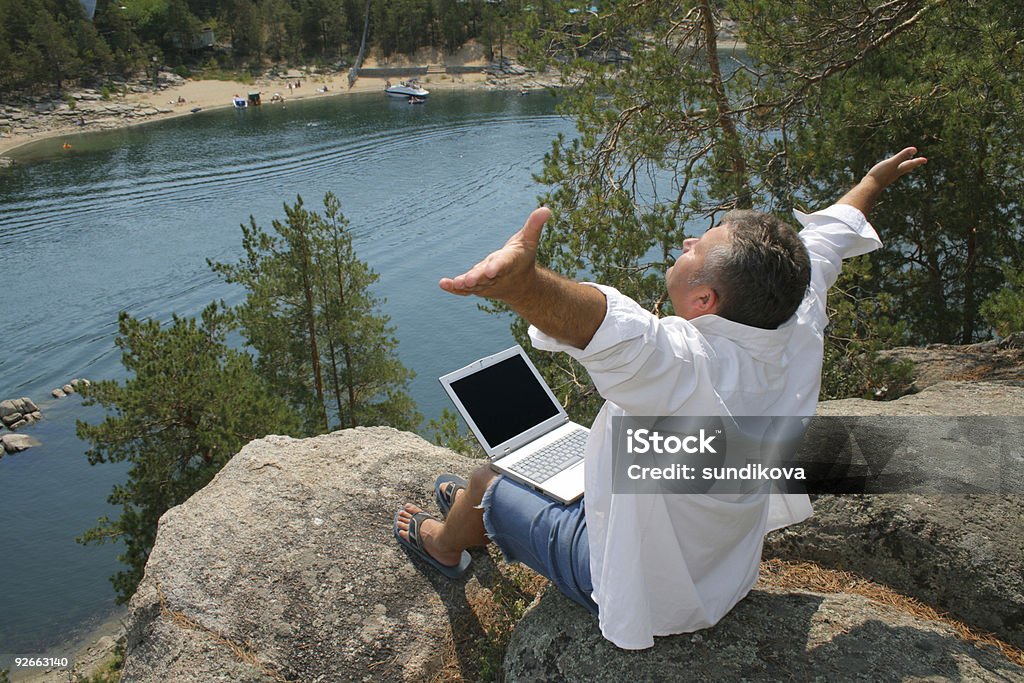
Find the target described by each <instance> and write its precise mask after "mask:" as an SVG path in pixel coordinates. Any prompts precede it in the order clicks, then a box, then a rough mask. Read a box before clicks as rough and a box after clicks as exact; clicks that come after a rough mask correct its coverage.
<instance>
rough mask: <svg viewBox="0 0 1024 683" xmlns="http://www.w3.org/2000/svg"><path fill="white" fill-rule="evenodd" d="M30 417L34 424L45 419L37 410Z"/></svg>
mask: <svg viewBox="0 0 1024 683" xmlns="http://www.w3.org/2000/svg"><path fill="white" fill-rule="evenodd" d="M29 417H31V418H32V421H33V422H39V421H40V420H42V419H43V413H42V411H40V410H37V411H35V412H34V413H30V414H29Z"/></svg>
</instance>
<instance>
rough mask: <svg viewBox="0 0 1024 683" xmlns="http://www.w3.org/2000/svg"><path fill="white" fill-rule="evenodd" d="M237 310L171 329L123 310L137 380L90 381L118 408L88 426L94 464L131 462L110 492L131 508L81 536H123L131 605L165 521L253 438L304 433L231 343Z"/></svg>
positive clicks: (98, 395) (211, 310) (118, 582)
mask: <svg viewBox="0 0 1024 683" xmlns="http://www.w3.org/2000/svg"><path fill="white" fill-rule="evenodd" d="M231 324H232V321H231V316H230V315H229V314H228V313H226V312H225V311H224V310H223V309H222V308H221V307H220V306H218V305H217V304H211V305H210V306H208V307H207V308H206V309H205V310H204V311H203V313H202V315H201V317H200V319H199V320H195V319H184V318H179V317H177V316H175V317H174V318H173V320H172V321H171V324H170V325H169V326H167V327H166V328H164V327H162V326H161V325H160V323H159V322H158V321H156V320H138V319H136V318H133V317H131V316H129V315H128V314H127V313H121V315H120V318H119V321H118V336H117V339H116V341H115V343H116V345H117V347H118V348H119V349H121V354H122V357H121V358H122V363H123V365H124V367H125V369H126V370H127V371H128V372H129V373H132V377H131V378H130V379H128V380H126V381H125V382H124V383H123V384H122V383H118V382H115V381H111V380H105V381H101V382H96V383H94V384H92V385H91V386H89V387H83V388H82V393H83V395H84V397H85V402H86V404H87V405H93V404H99V405H102V406H104V407H105V408H107V409H108V412H109V414H108V416H107V417H106V419H105V420H104V421H103V422H101V423H98V424H88V423H85V422H79V423H78V436H79V438H81V439H82V440H83V441H86V442H88V443H89V444H90V448H89V450H88V451H87V452H86V455H87V457H88V458H89V462H90V463H91V464H93V465H95V464H99V463H117V462H127V463H129V464H130V468H129V470H128V478H127V481H126V482H125V483H123V484H118V485H116V486H114V489H113V491H112V492H111V494H110V496H109V497H108V501H109V502H110V503H111V504H112V505H118V506H121V510H122V512H121V516H120V517H119V518H118V519H116V520H111V519H109V518H105V517H104V518H102V519H100V520H99V524H98V525H97V526H96V527H95V528H93V529H90V530H89V531H87V532H85V534H84V535H83V536H82V537H81V538H80V539H79V541H80V542H82V543H104V542H106V541H113V540H118V541H121V543H122V544H123V546H124V552H123V553H122V554H121V555H120V557H119V559H120V560H121V561H122V562H123V563H124V564H125V565H127V569H126V570H124V571H121V572H119V573H118V574H117V575H115V576H114V577H113V578H112V579H111V581H112V582H113V584H114V588H115V589H116V591H117V596H118V600H119V601H120V602H125V601H127V600H128V598H130V597H131V595H132V594H133V593H134V591H135V588H136V587H137V585H138V583H139V581H141V579H142V573H143V569H144V567H145V564H146V559H147V558H148V556H149V552H150V550H151V548H152V546H153V541H154V538H155V535H156V527H157V520H158V519H159V518H160V516H161V515H162V514H163V513H164V512H166V511H167V510H168V509H170V508H171V507H174V506H175V505H179V504H181V503H183V502H184V501H185V500H186V499H187V498H188V497H189V496H191V495H192V494H193V493H195V492H196V491H198V490H199V489H200V488H202V487H203V486H204V485H206V484H207V483H208V482H209V481H210V479H212V478H213V475H214V474H216V473H217V471H218V470H219V469H220V468H221V467H222V466H223V465H224V463H226V462H227V460H228V459H229V458H230V457H231V456H232V455H234V454H235V453H237V452H238V450H239V449H240V448H241V447H242V446H243V445H245V444H246V443H248V442H249V441H251V440H253V439H257V438H260V437H262V436H264V435H265V434H266V433H267V432H268V431H273V432H276V433H285V434H295V433H296V432H297V431H298V423H297V420H296V418H295V416H294V413H293V411H291V410H290V408H289V406H288V405H287V404H286V403H285V402H284V400H283V399H282V398H280V397H279V396H278V395H277V394H276V393H274V391H273V390H272V388H271V387H270V386H269V385H268V383H266V382H265V381H264V380H262V379H261V378H260V377H259V376H258V375H257V373H256V370H255V368H254V365H253V360H252V358H251V356H249V355H248V354H246V353H242V352H240V351H235V350H232V349H229V348H228V347H227V345H226V343H225V335H226V334H227V332H228V331H229V329H231Z"/></svg>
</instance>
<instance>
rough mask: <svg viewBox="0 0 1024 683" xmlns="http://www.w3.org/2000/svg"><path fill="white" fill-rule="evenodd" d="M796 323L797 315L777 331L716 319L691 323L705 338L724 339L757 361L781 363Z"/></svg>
mask: <svg viewBox="0 0 1024 683" xmlns="http://www.w3.org/2000/svg"><path fill="white" fill-rule="evenodd" d="M795 321H796V316H795V315H794V316H793V317H792V318H790V319H789V320H787V321H786V322H785V323H784V324H782V325H780V326H779V327H778V328H776V329H774V330H765V329H761V328H760V327H751V326H750V325H744V324H742V323H737V322H733V321H732V320H727V319H725V318H723V317H721V316H717V315H702V316H700V317H697V318H694V319H693V320H690V321H689V322H690V324H691V325H693V326H694V327H695V328H696V329H697V331H699V332H700V333H701V334H702V335H704V336H705V337H724V338H726V339H728V340H729V341H731V342H732V343H733V344H735V345H736V346H738V347H740V348H741V349H743V350H744V351H746V352H747V353H749V354H750V355H751V356H752V357H753V358H754V359H756V360H759V361H762V362H765V363H778V362H780V361H781V360H782V359H783V356H784V355H785V352H786V347H787V345H788V343H789V339H790V337H791V336H792V334H793V328H794V326H795Z"/></svg>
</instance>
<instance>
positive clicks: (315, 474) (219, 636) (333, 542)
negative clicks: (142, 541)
mask: <svg viewBox="0 0 1024 683" xmlns="http://www.w3.org/2000/svg"><path fill="white" fill-rule="evenodd" d="M473 464H474V463H473V461H471V460H469V459H467V458H464V457H462V456H459V455H457V454H455V453H452V452H451V451H448V450H445V449H441V448H438V447H436V446H433V445H431V444H429V443H427V442H426V441H424V440H423V439H421V438H420V437H417V436H415V435H412V434H407V433H403V432H398V431H395V430H393V429H388V428H359V429H354V430H345V431H342V432H336V433H334V434H330V435H325V436H320V437H315V438H311V439H305V440H295V439H290V438H287V437H279V436H269V437H266V438H264V439H261V440H258V441H254V442H252V443H250V444H249V445H247V446H246V447H245V448H243V449H242V451H241V452H240V453H239V454H238V455H236V456H235V457H234V458H233V459H232V460H231V461H230V462H229V463H228V464H227V465H226V466H225V467H224V469H223V470H222V471H221V472H220V473H219V474H218V475H217V476H216V478H215V479H214V480H213V481H212V482H211V483H210V484H209V485H208V486H207V487H206V488H204V489H203V490H201V491H199V492H198V493H196V494H195V495H194V496H192V498H190V499H189V500H188V501H186V502H185V503H184V504H183V505H180V506H178V507H176V508H174V509H172V510H170V511H168V512H167V513H166V514H165V515H164V516H163V518H162V519H161V520H160V527H159V532H158V534H157V539H156V544H155V547H154V548H153V551H152V554H151V555H150V558H149V562H148V564H147V565H146V575H145V578H144V579H143V581H142V583H141V585H140V586H139V590H138V592H137V593H136V594H135V596H134V597H133V598H132V600H131V602H130V605H129V610H130V616H129V623H128V641H127V656H126V660H125V664H124V671H123V675H122V679H121V680H122V681H125V682H126V683H129V682H133V681H154V682H156V681H159V682H161V683H163V682H164V681H176V682H179V683H188V682H190V681H212V680H230V681H272V680H281V679H280V678H275V677H274V676H275V674H274V672H276V675H279V676H282V677H284V678H286V679H287V680H296V681H358V680H372V681H423V680H428V679H430V678H431V676H432V675H433V674H434V673H436V672H437V671H438V669H439V667H440V664H441V657H442V654H443V652H444V651H445V644H446V642H450V639H452V633H451V629H452V624H453V623H457V622H458V619H457V616H458V615H459V614H460V612H462V619H463V621H468V620H467V619H466V616H465V614H466V613H468V608H467V607H466V600H467V597H466V590H467V582H466V581H446V580H441V579H440V576H439V575H438V574H437V573H436V572H433V571H430V570H425V569H423V567H422V564H421V563H414V562H412V561H410V558H409V556H408V554H407V553H406V552H404V551H403V550H402V549H401V548H400V547H399V546H398V544H397V543H396V542H395V540H394V537H393V535H392V531H391V524H392V519H393V517H394V514H395V512H396V510H397V509H398V506H399V505H400V503H401V502H402V501H405V500H416V501H420V502H421V503H425V502H426V501H428V500H432V497H433V496H432V490H431V484H432V482H433V479H434V477H436V475H437V474H439V473H440V472H443V471H454V472H458V473H461V474H466V473H468V471H470V470H471V468H472V467H473ZM474 564H475V565H477V566H478V567H479V566H486V565H487V564H490V562H489V559H488V558H487V556H486V554H484V555H483V557H482V558H480V557H478V558H477V561H475V562H474ZM492 566H493V565H492ZM474 571H475V572H476V573H477V574H479V572H480V569H479V568H477V569H475V570H474ZM230 644H234V645H235V646H237V647H235V648H232V647H231V645H230ZM448 647H450V645H448ZM239 648H240V649H239Z"/></svg>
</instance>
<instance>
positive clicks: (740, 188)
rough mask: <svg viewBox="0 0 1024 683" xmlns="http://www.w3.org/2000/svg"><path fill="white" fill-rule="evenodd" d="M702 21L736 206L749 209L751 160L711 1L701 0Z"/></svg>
mask: <svg viewBox="0 0 1024 683" xmlns="http://www.w3.org/2000/svg"><path fill="white" fill-rule="evenodd" d="M700 8H701V23H702V24H703V27H704V46H705V50H706V52H707V60H708V69H709V70H710V71H711V87H712V88H713V89H714V91H715V102H716V104H717V106H718V126H719V128H721V129H722V135H723V136H724V137H725V144H726V150H727V152H728V156H729V158H730V161H731V163H732V174H733V183H734V185H735V188H736V207H737V208H740V209H749V208H750V207H751V206H752V202H753V200H752V197H751V192H750V184H749V183H748V182H747V162H746V159H744V158H743V151H742V149H743V148H742V146H741V144H740V135H739V132H738V131H737V129H736V122H735V121H734V120H733V117H732V107H731V105H730V104H729V97H728V96H727V95H726V92H725V83H724V81H723V80H722V67H721V65H720V64H719V62H718V34H717V31H716V29H715V17H714V14H713V12H712V11H711V4H710V3H709V1H708V0H701V3H700Z"/></svg>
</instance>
